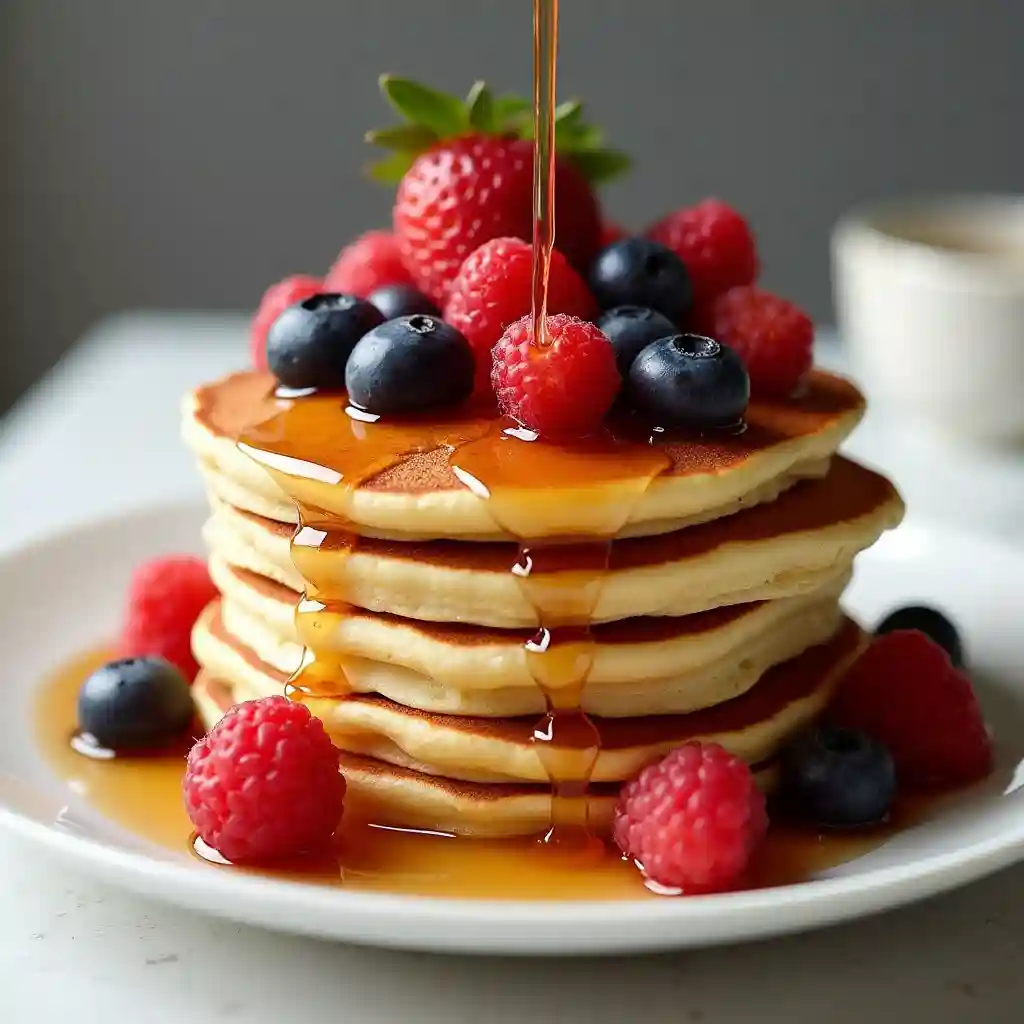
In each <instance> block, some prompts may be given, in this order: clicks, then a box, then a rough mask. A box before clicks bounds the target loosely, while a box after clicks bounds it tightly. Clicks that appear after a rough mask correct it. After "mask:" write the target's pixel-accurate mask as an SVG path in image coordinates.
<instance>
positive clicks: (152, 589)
mask: <svg viewBox="0 0 1024 1024" xmlns="http://www.w3.org/2000/svg"><path fill="white" fill-rule="evenodd" d="M216 596H217V588H216V587H215V586H214V585H213V582H212V581H211V580H210V574H209V572H208V571H207V569H206V564H205V563H204V562H203V561H201V560H200V559H198V558H194V557H193V556H191V555H174V556H170V557H166V558H155V559H153V560H152V561H149V562H144V563H143V564H142V565H140V566H138V567H137V568H136V569H135V572H134V573H133V574H132V578H131V582H130V583H129V586H128V601H127V605H128V607H127V612H126V615H125V621H124V625H123V627H122V630H121V639H120V642H119V644H118V654H119V656H120V657H122V658H138V657H147V656H155V657H161V658H165V659H166V660H167V661H169V662H170V663H171V664H172V665H175V666H177V667H178V668H179V669H180V670H181V671H182V673H183V674H184V675H185V677H186V678H187V679H188V680H189V681H190V682H191V680H193V679H195V677H196V673H197V672H198V671H199V666H198V664H196V659H195V658H194V657H193V656H192V640H191V637H192V627H193V625H195V621H196V619H198V618H199V613H200V612H201V611H202V610H203V609H204V608H205V607H206V606H207V605H208V604H209V603H210V602H211V601H212V600H213V599H214V598H215V597H216Z"/></svg>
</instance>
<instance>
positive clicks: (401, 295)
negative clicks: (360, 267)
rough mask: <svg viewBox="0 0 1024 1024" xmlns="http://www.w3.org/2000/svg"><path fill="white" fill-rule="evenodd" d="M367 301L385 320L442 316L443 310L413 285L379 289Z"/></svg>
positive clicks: (390, 285) (393, 285)
mask: <svg viewBox="0 0 1024 1024" xmlns="http://www.w3.org/2000/svg"><path fill="white" fill-rule="evenodd" d="M366 301H367V302H372V303H373V305H375V306H376V307H377V308H378V309H379V310H380V311H381V314H382V315H383V317H384V319H385V320H394V319H395V318H396V317H399V316H412V315H413V314H414V313H426V314H427V316H440V315H441V310H439V309H438V308H437V306H435V305H434V303H433V302H431V301H430V299H428V298H427V297H426V295H424V294H423V292H421V291H417V289H415V288H413V286H412V285H411V284H389V285H386V286H385V287H383V288H378V289H377V290H376V291H375V292H373V293H372V294H371V295H370V296H369V298H368V299H367V300H366Z"/></svg>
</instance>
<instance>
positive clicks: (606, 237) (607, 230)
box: [601, 220, 629, 249]
mask: <svg viewBox="0 0 1024 1024" xmlns="http://www.w3.org/2000/svg"><path fill="white" fill-rule="evenodd" d="M627 234H629V232H628V231H626V229H625V228H623V227H620V226H619V225H618V224H616V223H615V222H614V221H610V220H606V221H604V223H602V225H601V248H602V249H603V248H604V247H605V246H606V245H611V244H612V242H618V241H619V240H620V239H622V238H625V237H626V235H627Z"/></svg>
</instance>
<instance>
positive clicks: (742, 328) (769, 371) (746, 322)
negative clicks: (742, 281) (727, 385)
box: [696, 287, 814, 398]
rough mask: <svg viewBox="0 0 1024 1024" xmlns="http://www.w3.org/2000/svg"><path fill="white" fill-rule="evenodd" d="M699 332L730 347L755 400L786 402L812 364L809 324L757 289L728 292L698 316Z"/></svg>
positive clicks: (789, 306)
mask: <svg viewBox="0 0 1024 1024" xmlns="http://www.w3.org/2000/svg"><path fill="white" fill-rule="evenodd" d="M696 320H697V321H698V323H699V327H700V330H702V331H703V332H704V333H705V334H709V335H710V336H711V337H712V338H714V339H715V340H716V341H720V342H723V343H724V344H726V345H729V346H730V347H731V348H734V349H735V350H736V351H737V352H738V353H739V356H740V358H741V359H742V360H743V362H744V363H745V364H746V367H747V373H749V374H750V393H751V394H752V395H753V396H754V397H757V398H785V397H788V396H789V395H791V394H792V393H793V392H794V391H795V390H796V388H797V387H798V386H799V384H800V382H801V380H803V378H804V376H805V375H806V374H807V372H808V371H809V370H810V368H811V364H812V362H813V361H814V324H812V323H811V319H810V317H808V316H807V314H806V313H804V312H803V310H801V309H799V308H798V307H797V306H794V305H793V303H792V302H788V301H787V300H786V299H780V298H779V297H778V296H777V295H772V294H771V292H766V291H762V290H761V289H760V288H752V287H751V288H733V289H731V290H730V291H727V292H726V293H725V294H724V295H720V296H719V297H718V298H717V299H715V301H714V303H713V304H712V306H711V308H710V312H708V311H704V312H700V311H698V313H697V316H696Z"/></svg>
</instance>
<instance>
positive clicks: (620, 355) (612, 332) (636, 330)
mask: <svg viewBox="0 0 1024 1024" xmlns="http://www.w3.org/2000/svg"><path fill="white" fill-rule="evenodd" d="M597 326H598V327H600V328H601V330H602V331H603V332H604V334H605V335H606V336H607V337H608V340H609V341H610V342H611V343H612V348H614V349H615V360H616V362H617V363H618V365H619V373H621V374H622V378H623V380H625V379H626V377H628V376H629V368H630V367H631V366H632V365H633V360H634V359H636V357H637V356H638V355H640V353H641V352H642V351H643V350H644V349H645V348H647V346H648V345H650V343H651V342H652V341H657V340H658V339H659V338H667V337H669V336H670V335H673V334H677V333H678V331H677V329H676V327H675V325H674V324H673V323H672V321H671V320H669V319H668V317H664V316H662V315H661V314H660V313H656V312H655V311H654V310H653V309H647V308H646V307H644V306H616V307H615V308H614V309H609V310H608V312H607V313H604V314H602V316H601V317H600V319H598V321H597Z"/></svg>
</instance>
